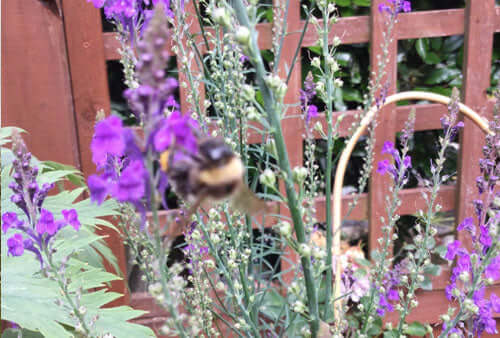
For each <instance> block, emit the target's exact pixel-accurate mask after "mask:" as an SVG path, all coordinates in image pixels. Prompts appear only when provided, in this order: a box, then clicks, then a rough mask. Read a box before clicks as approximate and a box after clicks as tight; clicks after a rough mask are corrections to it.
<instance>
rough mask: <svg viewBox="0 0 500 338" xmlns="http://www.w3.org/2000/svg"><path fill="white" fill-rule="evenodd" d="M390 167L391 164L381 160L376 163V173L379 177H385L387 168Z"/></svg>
mask: <svg viewBox="0 0 500 338" xmlns="http://www.w3.org/2000/svg"><path fill="white" fill-rule="evenodd" d="M390 167H391V163H390V162H389V160H382V161H380V162H379V163H378V167H377V173H379V174H380V175H385V173H386V172H387V171H389V168H390Z"/></svg>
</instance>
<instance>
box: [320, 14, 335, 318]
mask: <svg viewBox="0 0 500 338" xmlns="http://www.w3.org/2000/svg"><path fill="white" fill-rule="evenodd" d="M328 21H329V20H328V9H327V7H326V6H324V8H323V37H322V38H323V60H324V64H325V70H326V73H325V74H324V79H325V81H326V101H327V102H326V105H327V110H326V121H327V125H328V137H327V152H326V191H325V200H326V285H325V300H326V306H325V312H324V319H325V320H327V319H328V318H329V317H330V313H331V308H330V298H331V296H332V280H333V271H332V237H333V233H332V164H333V163H332V155H333V142H334V139H333V123H332V122H333V121H332V115H333V104H332V101H333V100H332V99H333V98H332V96H333V93H332V90H333V88H332V77H333V74H331V68H330V66H329V65H328V64H327V62H326V58H327V56H328V55H329V54H330V51H329V48H328Z"/></svg>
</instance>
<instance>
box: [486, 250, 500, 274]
mask: <svg viewBox="0 0 500 338" xmlns="http://www.w3.org/2000/svg"><path fill="white" fill-rule="evenodd" d="M484 275H485V277H486V278H491V279H493V280H498V279H500V256H496V257H495V258H493V259H492V260H491V262H490V264H489V265H488V266H487V267H486V270H485V271H484Z"/></svg>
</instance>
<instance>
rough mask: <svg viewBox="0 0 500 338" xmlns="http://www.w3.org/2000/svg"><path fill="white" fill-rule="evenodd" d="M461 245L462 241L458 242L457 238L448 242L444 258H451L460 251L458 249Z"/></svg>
mask: <svg viewBox="0 0 500 338" xmlns="http://www.w3.org/2000/svg"><path fill="white" fill-rule="evenodd" d="M461 245H462V243H460V241H458V240H456V241H453V242H452V243H450V244H448V250H447V251H446V255H445V256H444V258H446V259H447V260H449V261H451V260H453V259H454V258H455V256H456V255H457V254H458V253H459V252H460V251H461V249H460V246H461Z"/></svg>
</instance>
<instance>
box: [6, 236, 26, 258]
mask: <svg viewBox="0 0 500 338" xmlns="http://www.w3.org/2000/svg"><path fill="white" fill-rule="evenodd" d="M7 247H8V248H9V251H8V252H7V255H11V256H21V255H22V254H23V253H24V244H23V235H21V234H15V235H14V236H12V237H10V238H9V239H8V240H7Z"/></svg>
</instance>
